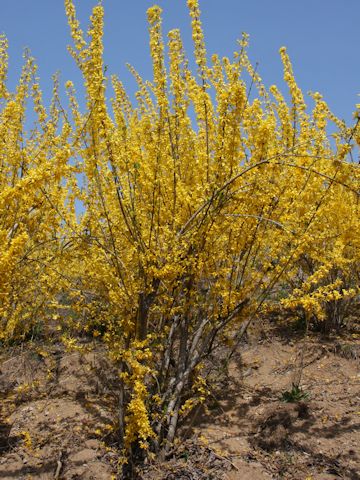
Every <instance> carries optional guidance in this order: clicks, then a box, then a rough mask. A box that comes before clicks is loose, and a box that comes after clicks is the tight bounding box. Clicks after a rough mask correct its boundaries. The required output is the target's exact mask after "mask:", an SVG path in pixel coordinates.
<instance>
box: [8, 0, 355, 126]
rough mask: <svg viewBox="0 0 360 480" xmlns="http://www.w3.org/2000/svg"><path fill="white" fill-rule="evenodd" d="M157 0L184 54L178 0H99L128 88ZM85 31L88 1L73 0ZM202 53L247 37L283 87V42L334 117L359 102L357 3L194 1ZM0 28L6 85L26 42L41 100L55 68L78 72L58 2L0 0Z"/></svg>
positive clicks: (112, 68) (110, 54)
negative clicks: (6, 56)
mask: <svg viewBox="0 0 360 480" xmlns="http://www.w3.org/2000/svg"><path fill="white" fill-rule="evenodd" d="M154 3H158V4H159V5H160V6H161V7H162V8H163V10H164V12H163V15H164V31H165V32H166V31H168V30H169V29H171V28H175V27H179V28H180V29H181V31H182V33H183V38H184V43H185V46H186V49H187V51H188V53H189V54H190V53H192V46H191V36H190V29H189V26H190V22H189V17H188V11H187V8H186V0H159V1H158V2H153V1H151V0H103V4H104V6H105V49H106V52H105V60H106V63H107V64H108V66H109V72H110V73H118V74H119V76H120V77H121V78H122V80H123V81H124V83H125V85H128V86H129V89H130V91H131V90H132V88H133V87H132V82H131V77H130V75H129V74H128V72H127V70H126V67H125V63H126V62H129V63H131V64H132V65H133V66H134V67H135V68H136V69H137V70H138V71H139V72H140V73H141V74H142V75H143V76H144V77H145V78H151V64H150V61H149V53H148V52H149V49H148V33H147V24H146V10H147V8H148V7H150V6H151V5H153V4H154ZM75 4H76V6H77V10H78V14H79V18H80V20H81V21H82V22H84V23H83V27H84V28H85V29H86V26H87V19H88V17H89V15H90V12H91V8H92V6H93V5H95V4H96V0H75ZM200 7H201V10H202V21H203V26H204V30H205V35H206V41H207V46H208V52H209V53H219V54H220V55H230V56H231V55H232V52H233V51H234V50H235V49H236V39H238V38H240V36H241V32H242V31H245V32H247V33H249V34H250V44H251V48H250V51H249V53H250V58H251V59H252V60H253V62H256V61H258V62H259V70H258V71H259V73H260V75H261V76H262V78H263V79H264V81H265V83H266V85H271V84H273V83H276V84H277V85H279V86H280V87H281V89H282V90H283V91H285V89H286V87H285V85H284V84H283V81H282V66H281V62H280V59H279V55H278V49H279V48H280V47H281V46H283V45H285V46H287V47H288V52H289V54H290V56H291V59H292V62H293V66H294V70H295V74H296V78H297V80H298V83H299V85H300V87H301V88H302V89H303V90H304V91H305V92H307V91H308V90H313V91H320V92H321V93H323V95H324V96H325V99H326V100H327V101H328V103H329V105H330V107H331V108H332V109H333V111H334V113H336V114H337V115H338V116H340V117H342V118H345V119H346V120H348V121H349V120H350V119H351V114H352V112H353V111H354V109H355V103H358V102H359V97H358V96H357V94H358V93H360V62H359V47H358V45H359V28H358V27H359V19H360V0H200ZM0 32H2V33H5V34H6V36H7V37H8V40H9V43H10V85H14V84H15V80H16V77H17V75H18V74H19V69H20V65H21V62H22V58H21V55H22V51H23V48H24V47H29V48H30V49H31V52H32V54H33V55H34V56H35V57H36V59H37V62H38V64H39V74H40V77H41V85H42V88H43V91H44V94H45V98H48V95H49V93H50V89H51V87H50V85H51V84H50V78H51V75H52V74H53V73H54V72H55V71H57V70H60V71H61V74H62V76H61V78H62V82H63V83H64V82H65V81H66V80H68V79H72V80H75V81H76V83H77V84H78V85H79V81H80V76H79V73H78V72H77V70H76V67H75V66H74V64H73V60H72V58H71V57H70V55H69V54H68V53H67V50H66V45H67V44H69V43H70V37H69V30H68V26H67V23H66V18H65V13H64V6H63V1H62V0H13V1H11V0H1V17H0Z"/></svg>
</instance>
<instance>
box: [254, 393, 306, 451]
mask: <svg viewBox="0 0 360 480" xmlns="http://www.w3.org/2000/svg"><path fill="white" fill-rule="evenodd" d="M308 417H309V406H308V405H307V404H306V403H304V402H300V403H296V404H286V403H285V404H284V403H280V402H279V403H276V404H274V405H270V406H269V407H267V408H266V409H265V412H264V413H263V414H262V415H261V417H260V418H259V419H258V420H257V421H256V430H255V431H254V432H253V433H252V434H251V436H250V443H251V444H252V445H253V446H254V447H255V448H262V449H263V450H267V451H272V450H279V449H282V448H285V447H286V446H287V445H289V439H290V438H291V431H292V429H293V427H294V426H295V425H296V422H297V420H299V419H300V420H302V419H304V418H308Z"/></svg>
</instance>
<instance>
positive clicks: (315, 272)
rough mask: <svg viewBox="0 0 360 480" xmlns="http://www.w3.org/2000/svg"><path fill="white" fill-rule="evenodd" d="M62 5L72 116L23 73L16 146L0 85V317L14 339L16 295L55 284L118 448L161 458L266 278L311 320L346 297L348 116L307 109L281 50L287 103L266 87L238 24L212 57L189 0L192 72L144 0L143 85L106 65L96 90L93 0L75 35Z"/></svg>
mask: <svg viewBox="0 0 360 480" xmlns="http://www.w3.org/2000/svg"><path fill="white" fill-rule="evenodd" d="M65 8H66V13H67V16H68V21H69V25H70V29H71V35H72V39H73V43H74V46H73V47H72V48H70V52H71V54H72V56H73V57H74V59H75V61H76V63H77V65H78V66H79V68H80V70H81V72H82V75H83V78H84V87H85V91H86V101H87V104H86V110H85V112H81V109H80V108H79V104H78V101H77V95H76V92H75V90H74V86H73V84H72V83H71V82H67V83H66V89H67V94H68V99H69V108H68V112H67V113H66V114H65V113H64V108H63V107H61V105H60V101H59V99H58V94H57V90H56V89H55V91H54V100H53V103H52V107H51V109H50V110H51V111H50V117H49V118H48V117H47V114H46V111H45V109H44V107H43V106H42V102H41V100H40V93H39V88H38V84H37V83H36V82H35V83H34V85H33V95H34V103H35V110H36V112H37V114H38V117H39V120H38V123H37V125H38V128H37V130H36V134H35V136H34V137H31V138H29V139H28V140H27V142H26V144H25V146H24V124H23V113H22V111H21V112H20V111H17V110H18V109H19V108H20V107H19V106H20V105H22V101H19V100H16V101H15V100H14V97H12V96H10V95H9V94H8V93H7V91H6V87H5V86H4V85H5V84H4V83H3V84H2V85H3V86H2V87H1V88H2V90H1V92H2V98H3V100H2V102H3V103H2V105H3V109H2V114H1V115H2V122H1V125H2V126H1V127H0V128H1V129H5V130H4V132H2V130H1V131H0V136H2V138H5V136H6V138H7V141H6V142H5V141H4V142H3V143H2V147H1V148H2V149H4V151H3V152H2V155H3V158H4V159H5V160H4V162H5V163H4V165H5V168H4V167H3V168H2V170H1V174H0V175H1V176H0V181H1V182H2V185H3V186H5V187H6V189H8V190H6V189H5V192H6V191H8V192H9V193H7V194H6V193H5V195H8V196H7V197H6V200H4V201H3V200H2V199H3V198H5V197H3V195H4V194H3V193H1V197H0V201H1V202H3V203H1V204H0V215H2V217H1V218H6V219H7V220H6V222H7V224H6V226H5V227H1V229H2V230H0V240H1V242H2V245H3V250H2V252H3V253H2V254H1V256H0V271H1V272H2V271H3V270H4V272H6V274H4V275H2V276H1V280H0V281H1V282H2V283H1V295H2V297H1V302H2V303H1V308H2V310H1V312H2V313H1V321H2V322H3V323H4V322H5V324H6V325H7V327H6V328H7V330H6V335H8V336H9V335H12V334H13V332H14V325H23V324H24V321H25V323H26V321H27V320H24V319H26V318H27V315H29V314H30V310H29V313H27V312H28V311H27V310H26V311H24V310H25V305H26V301H25V300H24V296H26V298H28V299H30V300H31V299H33V298H35V296H36V295H37V292H41V294H42V296H41V297H39V298H42V300H41V302H42V304H41V306H42V307H44V306H45V305H46V304H47V303H49V302H50V301H52V302H54V304H56V301H58V300H59V292H60V291H61V289H63V293H66V295H67V296H68V302H69V303H70V304H71V308H72V311H73V313H75V314H77V315H78V317H77V320H76V322H77V323H78V324H79V325H80V327H81V328H82V329H85V330H87V331H93V333H94V335H95V336H98V337H99V338H101V339H102V341H104V342H105V343H106V345H107V346H108V349H109V354H110V356H111V358H112V359H113V360H114V362H115V363H116V364H117V365H118V368H119V399H120V406H119V435H120V441H121V444H122V446H123V448H124V451H125V452H126V455H138V454H139V452H141V451H143V452H144V451H146V450H152V451H155V452H159V451H160V452H162V453H163V454H165V453H166V452H168V450H169V448H170V447H171V445H172V443H173V440H174V437H175V434H176V429H177V425H178V421H179V417H181V416H182V415H185V414H186V412H188V411H189V409H190V408H191V407H192V406H193V405H196V404H197V403H199V402H202V401H204V400H205V397H206V394H207V391H208V389H207V384H206V378H205V370H206V369H205V364H206V359H207V358H208V357H209V355H211V354H212V353H214V352H215V351H216V350H217V349H219V348H223V347H224V346H225V345H228V344H230V345H232V346H233V347H234V346H236V344H237V343H238V341H239V338H240V337H241V333H242V332H243V331H244V325H245V326H246V325H248V324H249V322H251V321H252V320H253V319H254V318H256V317H257V316H258V315H260V314H261V312H262V311H263V309H264V308H265V307H266V304H267V302H268V301H269V299H272V298H273V295H274V293H275V292H276V291H277V289H278V288H279V285H285V292H286V295H285V297H284V298H283V299H282V303H283V305H284V307H286V308H299V307H301V308H302V309H304V310H305V311H306V312H307V313H308V314H309V315H314V316H316V318H317V319H318V320H319V321H322V319H325V317H326V308H327V305H329V304H330V303H331V302H333V301H337V300H339V299H344V300H346V299H349V298H355V297H356V296H358V294H359V291H358V286H357V283H358V282H357V280H358V279H357V280H356V278H354V271H357V272H358V271H359V269H358V266H359V238H358V235H357V232H358V231H359V226H360V225H359V191H360V188H359V179H360V177H359V167H358V165H357V164H356V163H355V162H354V161H353V159H352V151H353V143H354V141H356V142H358V143H359V128H358V123H359V122H358V120H357V121H356V122H355V125H354V126H353V127H348V126H347V125H345V124H344V123H343V122H342V121H340V120H339V119H337V118H336V117H335V116H334V115H333V114H332V113H331V112H330V110H329V108H328V106H327V104H326V103H325V101H324V100H323V99H322V97H321V95H320V94H318V93H314V94H312V102H313V105H314V106H313V108H312V110H310V109H309V108H308V106H307V105H306V103H305V100H304V97H303V94H302V92H301V90H300V88H299V87H298V85H297V84H296V82H295V79H294V75H293V71H292V67H291V63H290V60H289V57H288V55H287V52H286V49H285V48H282V49H281V50H280V55H281V58H282V61H283V64H284V79H285V81H286V83H287V85H288V88H289V92H290V99H291V100H290V101H289V102H287V100H286V99H285V97H284V96H283V95H282V94H281V92H280V90H279V89H278V88H277V87H275V86H272V87H270V89H268V90H267V89H266V88H265V86H264V85H263V83H262V81H261V78H260V77H259V75H258V73H256V71H255V69H254V67H253V66H252V64H251V63H250V61H249V59H248V56H247V44H248V37H247V36H246V35H243V38H242V40H241V41H240V42H239V49H238V51H237V52H235V54H234V57H233V59H229V58H227V57H224V58H219V57H218V56H217V55H213V56H212V57H211V61H210V62H209V61H208V57H207V53H206V48H205V42H204V36H203V32H202V28H201V23H200V12H199V6H198V2H197V0H188V8H189V12H190V17H191V23H192V36H193V42H194V55H195V60H196V65H197V70H196V72H195V73H194V72H193V71H192V70H191V69H190V68H189V66H188V62H187V59H186V56H185V52H184V49H183V46H182V41H181V36H180V32H179V31H178V30H172V31H170V32H169V34H168V38H167V51H168V58H167V59H165V53H164V52H165V44H164V39H163V34H162V30H161V9H160V8H159V7H157V6H154V7H152V8H150V9H149V10H148V21H149V31H150V54H151V58H152V62H153V80H152V81H151V82H150V81H145V80H143V79H142V78H141V77H140V76H139V75H138V73H137V72H136V71H135V69H133V68H132V67H130V70H131V72H132V73H133V75H134V77H135V79H136V81H137V84H138V91H137V93H136V102H137V103H136V105H133V104H132V103H131V101H130V100H129V98H128V96H127V94H126V90H125V89H124V86H123V85H122V83H121V81H120V80H119V79H118V78H117V77H116V76H113V77H112V78H111V85H112V89H113V92H114V95H113V99H112V100H111V102H109V101H108V100H107V90H108V88H109V85H108V84H109V79H108V78H107V77H106V68H105V66H104V63H103V42H102V35H103V7H102V6H101V5H98V6H96V7H95V8H94V9H93V14H92V16H91V24H90V28H89V30H88V32H87V33H88V35H87V36H85V34H84V32H83V31H82V30H81V28H80V24H79V22H78V20H77V18H76V12H75V7H74V4H73V2H72V1H71V0H65ZM5 64H6V58H5V57H4V54H3V56H2V64H1V65H5ZM31 65H32V63H31ZM1 68H3V69H4V68H5V67H4V66H2V67H1ZM32 68H34V67H33V66H31V67H30V66H29V67H26V68H25V73H24V75H25V76H31V75H30V73H27V72H29V71H30V72H31V69H32ZM1 71H3V70H1ZM29 82H30V80H29V79H26V80H21V82H20V87H19V92H20V90H21V87H22V86H23V85H27V84H28V83H29ZM34 87H35V88H34ZM254 90H255V92H254ZM19 92H18V93H17V95H20V93H19ZM24 95H25V94H24ZM25 96H26V95H25ZM110 105H111V108H110ZM21 108H22V107H21ZM357 118H358V117H357ZM329 122H331V123H332V124H334V125H335V127H336V128H337V132H336V133H335V134H334V135H333V137H334V138H332V139H331V138H330V137H329V135H328V123H329ZM9 131H10V132H11V134H10V133H9ZM22 165H25V167H22ZM25 184H26V185H27V188H26V189H23V188H22V185H25ZM10 198H11V200H9V199H10ZM76 201H78V202H79V203H81V204H82V205H83V210H81V212H78V215H77V212H76V209H75V202H76ZM34 205H36V207H34ZM19 208H20V210H19ZM32 208H35V211H34V213H33V214H32V212H33V210H32ZM9 212H11V213H9ZM19 212H20V213H19ZM34 215H35V216H36V221H35V220H34V218H33V217H34ZM2 225H4V221H3V223H2ZM15 225H17V227H16V228H15ZM29 252H34V253H29ZM34 265H42V267H38V268H34ZM60 280H61V281H60ZM24 284H26V285H25V286H24ZM45 286H46V288H45ZM47 289H48V290H47ZM15 298H16V300H14V299H15ZM36 298H37V297H36ZM28 301H29V300H28ZM31 306H32V308H34V305H33V302H31ZM45 311H46V312H48V311H49V307H48V310H45ZM84 312H85V314H84ZM33 313H34V312H33ZM31 314H32V313H31ZM36 314H37V315H38V312H37V311H36ZM19 328H20V327H19ZM23 328H25V325H23ZM23 331H24V330H23ZM142 454H144V453H142Z"/></svg>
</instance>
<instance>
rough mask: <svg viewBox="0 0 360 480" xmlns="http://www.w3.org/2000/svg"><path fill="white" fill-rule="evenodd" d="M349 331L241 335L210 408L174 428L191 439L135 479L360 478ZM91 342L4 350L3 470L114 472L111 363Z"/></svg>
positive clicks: (91, 475) (83, 475)
mask: <svg viewBox="0 0 360 480" xmlns="http://www.w3.org/2000/svg"><path fill="white" fill-rule="evenodd" d="M355 337H356V335H355V336H353V337H351V336H350V335H349V336H348V337H347V338H346V339H345V340H344V339H339V340H336V341H335V342H334V341H332V342H325V341H320V340H319V338H317V337H314V338H311V339H309V340H308V341H307V343H306V344H305V345H304V343H303V341H302V340H301V339H300V340H299V341H296V340H294V341H293V342H289V341H288V340H287V339H286V337H285V336H281V335H273V334H271V337H269V336H268V337H267V338H263V339H262V340H259V338H255V337H254V338H251V336H250V338H249V341H248V342H247V343H246V344H244V345H243V347H242V349H241V355H240V354H239V355H237V356H236V358H234V359H233V360H232V361H231V363H230V366H229V371H228V374H227V375H220V374H219V375H218V385H217V388H216V389H214V390H213V392H212V394H211V396H210V398H209V402H208V408H207V409H206V410H204V409H201V410H198V411H197V412H196V413H195V415H194V416H193V418H192V421H191V424H185V425H184V426H183V429H182V431H183V433H185V432H186V434H187V437H188V439H187V440H184V441H182V442H181V443H180V444H179V446H178V448H177V450H176V452H175V453H174V456H173V458H170V459H169V460H168V461H167V462H166V463H165V464H153V465H149V466H146V467H145V468H144V469H143V471H142V473H139V478H140V479H141V478H143V479H144V480H145V479H149V480H150V479H164V480H165V479H166V480H181V479H184V480H185V479H187V480H191V479H194V480H196V479H204V480H206V479H214V480H216V479H219V480H220V479H223V480H225V479H227V480H237V479H239V480H260V479H265V480H266V479H294V480H297V479H299V480H305V479H307V480H310V479H313V480H325V479H329V480H330V479H334V480H335V479H349V480H356V479H359V478H360V447H359V445H360V430H359V428H360V369H359V364H360V361H359V358H360V357H359V355H358V352H359V349H358V339H357V338H355ZM88 346H89V345H86V344H85V346H84V348H85V350H86V349H87V348H88ZM90 350H91V349H90V348H89V351H88V352H87V353H79V352H76V351H75V352H71V353H69V352H65V351H64V350H63V348H62V347H61V346H60V345H57V344H51V345H47V346H45V345H40V344H35V345H33V346H32V347H31V348H28V347H27V349H26V350H25V349H24V347H23V348H13V349H11V350H9V349H8V350H7V351H4V352H3V354H2V356H1V358H0V360H1V363H0V392H1V393H0V400H1V412H0V479H4V480H11V479H17V480H22V479H24V480H25V479H44V480H45V479H46V480H47V479H64V480H68V479H84V480H90V479H96V480H110V479H116V478H118V477H117V475H116V471H117V460H118V455H119V452H118V451H117V444H116V435H115V432H114V431H113V427H112V425H113V424H114V422H115V421H116V385H117V377H116V372H115V371H114V370H113V368H112V366H111V364H110V363H109V362H108V361H107V360H106V355H105V354H104V351H103V350H102V349H101V348H100V347H96V348H95V349H94V350H93V351H90ZM301 352H303V354H302V353H301ZM301 364H302V365H303V369H299V365H301ZM300 370H301V371H302V376H301V387H302V392H303V393H305V394H306V398H303V399H302V400H301V401H300V402H297V403H286V402H284V401H282V400H281V397H282V394H283V393H284V392H285V391H289V390H291V385H292V383H293V382H294V381H296V380H297V379H298V376H299V373H300Z"/></svg>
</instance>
